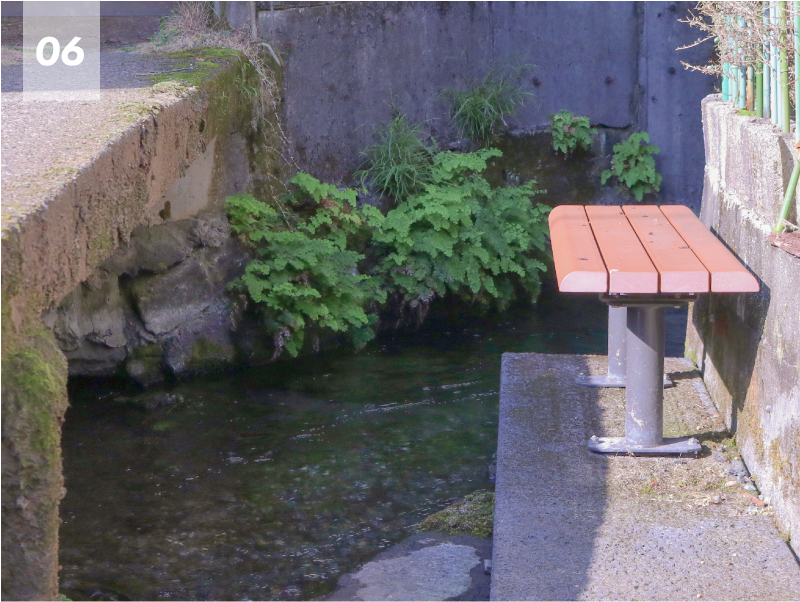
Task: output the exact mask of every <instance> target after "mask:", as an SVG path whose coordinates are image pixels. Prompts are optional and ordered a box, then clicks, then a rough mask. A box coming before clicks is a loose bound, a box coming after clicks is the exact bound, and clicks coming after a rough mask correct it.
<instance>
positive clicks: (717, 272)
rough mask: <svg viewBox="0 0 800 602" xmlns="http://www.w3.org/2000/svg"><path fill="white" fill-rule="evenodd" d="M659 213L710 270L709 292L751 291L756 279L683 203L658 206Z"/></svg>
mask: <svg viewBox="0 0 800 602" xmlns="http://www.w3.org/2000/svg"><path fill="white" fill-rule="evenodd" d="M661 212H662V213H663V214H664V215H665V216H666V217H667V219H668V220H669V221H670V223H671V224H672V226H673V227H674V228H675V230H677V232H678V234H680V235H681V237H682V238H683V240H685V241H686V242H687V243H688V244H689V246H690V247H691V248H692V251H693V252H694V254H695V255H697V258H698V259H699V260H700V261H701V262H703V265H704V266H706V269H707V270H708V271H709V272H710V273H711V292H712V293H755V292H758V291H759V289H760V286H759V284H758V280H756V279H755V277H754V276H753V275H752V274H751V273H750V272H748V271H747V268H745V267H744V266H743V265H742V263H741V262H740V261H739V260H738V259H736V257H735V256H734V255H733V253H731V252H730V251H729V250H728V248H727V247H726V246H725V245H724V244H722V242H721V241H720V240H719V239H718V238H717V237H716V236H714V234H712V233H711V231H710V230H709V229H708V228H706V227H705V226H704V225H703V222H701V221H700V220H699V219H697V217H696V216H695V214H694V213H692V210H691V209H689V208H688V207H685V206H684V205H662V206H661Z"/></svg>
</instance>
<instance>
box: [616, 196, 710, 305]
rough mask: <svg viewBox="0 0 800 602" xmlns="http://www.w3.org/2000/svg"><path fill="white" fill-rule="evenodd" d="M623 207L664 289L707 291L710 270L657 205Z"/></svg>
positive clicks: (689, 291)
mask: <svg viewBox="0 0 800 602" xmlns="http://www.w3.org/2000/svg"><path fill="white" fill-rule="evenodd" d="M622 210H623V211H624V212H625V215H627V216H628V221H630V223H631V226H633V229H634V230H635V231H636V235H637V236H638V237H639V240H640V241H642V246H644V248H645V250H646V251H647V254H648V255H649V256H650V259H651V260H652V262H653V265H654V266H655V267H656V269H657V270H658V272H659V275H660V289H661V291H660V292H662V293H707V292H708V290H709V288H710V286H709V282H710V277H709V273H708V270H707V269H706V267H705V266H704V265H703V263H702V262H701V261H700V260H699V259H698V258H697V256H696V255H695V254H694V253H693V252H692V250H691V248H689V245H688V244H687V243H686V241H684V240H683V238H681V236H680V234H678V232H677V231H676V230H675V228H673V227H672V224H671V223H670V221H669V220H668V219H667V218H666V216H665V215H664V214H663V213H661V211H660V210H659V208H658V207H656V206H655V205H639V206H635V205H625V206H623V208H622Z"/></svg>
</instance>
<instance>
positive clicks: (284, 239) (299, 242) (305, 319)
mask: <svg viewBox="0 0 800 602" xmlns="http://www.w3.org/2000/svg"><path fill="white" fill-rule="evenodd" d="M291 182H292V183H293V184H295V185H296V186H297V187H298V189H299V194H297V195H295V197H294V198H293V199H292V200H291V202H292V206H293V208H294V209H295V210H296V213H293V214H291V216H290V217H291V219H288V220H287V218H286V216H285V215H282V214H280V213H279V212H278V211H276V210H275V209H273V208H272V207H270V206H269V205H267V204H266V203H263V202H261V201H258V200H257V199H255V198H254V197H252V196H251V195H248V194H239V195H236V196H231V197H228V198H227V199H226V204H227V209H228V215H229V217H230V222H231V228H232V229H233V230H234V232H237V233H239V234H241V235H243V237H244V238H245V239H246V240H247V241H249V242H250V243H252V244H253V245H255V246H256V249H257V251H256V253H257V255H256V258H255V259H253V260H252V261H250V263H249V264H248V265H247V267H246V269H245V273H244V275H243V276H242V277H241V278H240V279H238V280H237V281H235V282H234V283H232V284H233V286H242V287H244V288H245V289H246V290H247V292H248V294H249V296H250V298H251V299H253V301H255V302H256V303H259V304H261V305H262V306H263V308H264V315H265V320H266V324H267V326H268V328H269V329H270V331H271V332H272V333H273V335H274V341H275V348H276V356H277V355H280V353H281V352H282V350H283V349H284V348H285V349H286V350H287V351H288V352H289V354H290V355H292V356H296V355H297V353H298V352H299V351H300V348H301V347H302V345H303V341H304V338H305V332H306V329H307V327H311V326H313V327H317V328H321V329H329V330H331V331H334V332H346V333H348V334H349V335H350V337H351V339H352V341H353V343H354V345H355V346H356V347H362V346H363V345H365V344H366V343H367V341H369V340H370V339H372V338H373V337H374V332H373V331H372V329H371V328H370V326H371V325H372V324H373V323H374V322H375V321H377V318H376V317H375V316H374V315H368V314H367V313H366V312H365V310H364V308H365V307H367V305H368V304H369V302H370V301H372V300H378V301H382V300H385V294H384V293H383V292H382V291H381V290H380V289H379V287H378V281H377V279H375V278H373V277H370V276H367V275H362V274H359V273H358V270H357V267H356V266H357V264H358V262H359V261H361V260H362V259H363V258H364V256H363V255H362V254H361V253H358V252H356V251H354V250H352V246H353V240H354V239H355V238H357V237H358V235H359V234H360V232H361V230H362V229H363V228H364V217H363V216H362V214H361V213H360V212H359V211H358V210H357V209H356V193H355V191H354V190H343V191H340V190H338V189H337V188H336V187H335V186H332V185H330V184H323V183H321V182H320V181H319V180H316V179H315V178H313V177H311V176H310V175H308V174H305V173H299V174H298V175H297V176H295V177H294V178H293V179H292V180H291ZM365 209H367V212H369V210H373V211H374V212H375V213H377V214H378V215H380V213H379V212H377V210H374V209H373V208H371V207H367V208H365ZM293 222H294V223H293Z"/></svg>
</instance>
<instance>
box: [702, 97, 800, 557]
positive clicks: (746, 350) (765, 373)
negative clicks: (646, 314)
mask: <svg viewBox="0 0 800 602" xmlns="http://www.w3.org/2000/svg"><path fill="white" fill-rule="evenodd" d="M702 109H703V134H704V139H705V149H706V167H705V182H704V188H703V202H702V210H701V215H700V217H701V219H702V220H703V223H705V225H706V226H708V227H709V228H711V229H712V230H713V231H714V232H716V233H717V235H718V236H719V237H720V238H721V239H722V240H723V241H724V242H725V244H727V245H728V247H729V248H730V249H731V250H732V251H733V252H734V253H735V254H736V255H737V256H738V257H739V259H740V260H741V261H742V262H743V263H744V264H745V265H747V266H748V268H749V269H750V270H751V271H752V272H753V273H754V274H755V276H756V277H757V278H758V279H759V282H760V284H761V291H760V292H759V293H748V294H737V295H723V294H719V295H714V294H711V295H705V296H703V297H702V298H701V300H700V301H698V302H697V303H696V304H695V305H694V308H693V310H692V312H691V313H690V316H689V321H688V332H687V342H686V353H687V356H688V357H690V358H692V359H693V360H694V361H695V362H696V363H697V364H698V366H699V367H700V369H701V371H702V373H703V378H704V380H705V383H706V387H707V388H708V391H709V394H710V395H711V398H712V399H713V400H714V402H715V403H716V405H717V407H718V408H719V410H720V413H721V414H722V415H723V417H724V418H725V421H726V424H728V426H729V427H730V428H731V430H732V431H734V432H735V433H736V437H737V442H738V446H739V451H740V453H741V455H742V458H743V459H744V461H745V462H746V463H747V466H748V468H749V469H750V472H751V473H752V474H754V475H755V476H756V477H757V483H758V486H759V488H760V490H761V492H762V493H763V494H764V495H765V496H766V497H768V498H769V500H770V503H771V504H772V506H773V507H774V509H775V516H776V520H777V522H778V527H779V528H780V529H781V530H782V531H784V532H786V533H788V534H790V535H791V536H792V546H793V548H794V550H795V551H798V550H800V258H798V257H796V256H794V255H792V254H790V253H788V252H786V251H784V250H782V249H779V248H777V247H775V246H773V245H771V244H770V242H768V240H767V238H768V237H769V235H770V233H771V232H772V229H773V227H774V225H775V222H776V220H777V217H778V213H779V210H780V206H781V204H782V201H783V195H784V192H785V190H786V187H787V185H788V181H789V177H790V174H791V172H792V169H793V167H794V161H795V159H794V155H795V151H794V146H795V139H794V135H793V134H780V133H778V132H777V129H776V128H774V127H773V126H772V124H771V123H769V121H768V120H766V119H758V118H755V117H745V116H740V115H737V112H736V111H735V110H734V109H733V107H732V105H731V103H728V102H722V101H721V100H720V96H719V95H714V96H709V97H707V98H706V99H705V100H704V101H703V103H702ZM797 216H798V202H797V195H795V199H794V203H793V206H792V209H791V210H790V212H789V221H791V222H793V223H797Z"/></svg>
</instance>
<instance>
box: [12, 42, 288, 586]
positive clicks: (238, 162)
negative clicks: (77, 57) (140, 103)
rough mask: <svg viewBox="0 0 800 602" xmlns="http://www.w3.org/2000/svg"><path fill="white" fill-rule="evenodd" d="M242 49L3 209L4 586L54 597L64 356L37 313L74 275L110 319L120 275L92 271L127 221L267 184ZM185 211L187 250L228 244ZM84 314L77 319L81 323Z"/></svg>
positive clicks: (149, 219) (223, 233) (169, 215)
mask: <svg viewBox="0 0 800 602" xmlns="http://www.w3.org/2000/svg"><path fill="white" fill-rule="evenodd" d="M243 60H244V59H240V58H239V57H237V56H230V55H228V58H227V59H224V64H223V65H221V66H220V67H219V69H218V70H217V71H216V72H215V73H214V76H213V77H211V78H209V79H206V80H205V81H203V82H202V83H200V84H199V86H198V89H196V90H194V91H192V92H190V93H187V94H185V95H183V96H181V97H179V98H176V99H173V101H174V102H163V103H162V104H160V106H161V110H160V111H157V112H155V114H151V115H149V116H148V117H146V118H144V119H141V120H137V121H136V122H135V123H131V124H130V125H129V126H128V127H127V129H124V128H123V129H124V131H123V133H122V134H120V135H118V136H116V137H113V136H112V137H111V138H110V139H109V140H108V143H107V145H106V146H105V147H104V150H103V152H102V153H101V154H100V155H99V156H98V157H96V158H95V159H94V160H93V161H92V162H91V163H90V164H89V165H88V166H84V168H83V169H76V170H75V171H76V172H78V173H77V175H75V176H74V177H72V178H71V179H70V180H69V181H68V182H66V183H65V185H64V186H63V187H61V188H60V189H58V190H57V191H56V192H55V193H54V194H53V195H52V196H50V197H49V198H44V194H42V198H34V197H35V195H36V194H37V192H36V191H37V190H38V188H36V187H35V186H34V187H31V190H32V191H33V192H32V193H31V194H32V195H34V197H32V198H31V199H29V200H30V201H31V202H30V203H29V204H27V205H22V206H24V207H28V208H30V210H29V212H27V213H19V212H18V213H15V214H10V215H9V216H6V214H5V213H4V216H3V217H4V219H3V237H2V330H3V333H2V334H3V336H2V359H3V366H2V372H3V389H2V415H3V428H2V447H3V454H2V460H3V461H2V517H3V529H2V532H3V538H2V552H3V575H2V595H3V598H7V599H53V598H56V599H57V597H58V581H57V574H58V523H59V518H58V504H59V500H60V499H61V497H63V494H64V489H63V477H62V473H61V451H60V431H61V423H62V422H63V419H64V413H65V411H66V407H67V395H66V376H67V365H66V361H65V358H64V356H63V354H62V352H61V350H59V345H58V343H63V341H61V340H59V341H57V336H55V335H54V333H53V332H52V331H51V330H50V329H48V328H47V327H46V326H45V324H44V323H43V321H42V319H41V316H42V313H43V312H46V311H48V310H51V309H53V308H55V307H56V306H58V304H59V303H60V302H61V301H62V300H63V299H64V298H65V297H67V296H68V295H69V294H70V293H71V292H72V291H74V290H75V289H76V287H83V286H84V285H82V283H84V282H86V283H87V284H86V288H87V289H88V290H89V291H94V293H95V295H94V297H93V301H94V302H95V304H96V305H98V309H99V311H100V313H101V314H104V315H105V318H108V319H107V320H106V321H105V325H108V324H111V323H113V319H112V318H113V316H110V315H107V314H110V313H112V312H113V310H114V308H113V307H112V306H111V305H109V306H108V307H106V303H107V302H108V301H109V298H110V297H111V296H113V294H114V292H115V291H116V293H117V294H119V290H118V288H115V286H114V285H115V284H117V283H116V282H115V281H113V278H118V277H119V275H117V274H113V275H111V276H109V274H108V273H105V274H104V273H103V272H102V271H101V272H100V273H98V271H97V270H98V268H99V266H101V264H102V263H103V262H105V261H106V260H108V259H109V257H110V256H111V255H112V254H113V253H114V252H115V249H117V248H118V247H124V248H126V247H128V246H130V242H131V236H132V233H133V232H134V230H135V229H136V228H137V227H139V226H154V225H157V224H165V226H164V227H167V226H168V225H169V223H175V222H174V221H173V220H174V216H173V211H174V212H175V215H176V216H177V217H181V218H185V217H186V216H188V215H194V214H196V213H204V214H205V215H208V214H209V213H210V214H217V215H218V216H220V217H219V219H221V220H223V221H224V210H223V201H224V198H225V196H226V195H229V194H233V193H236V192H242V191H243V190H244V189H245V188H246V187H249V186H254V187H261V188H264V187H265V186H266V187H268V183H265V182H264V181H262V179H260V178H258V177H256V176H257V174H252V175H253V176H254V177H251V167H253V165H254V164H255V163H259V164H260V165H261V166H262V167H263V170H264V171H267V170H269V169H271V168H272V167H273V165H271V164H270V162H269V160H268V159H269V157H270V156H271V155H270V153H271V152H273V151H270V150H269V149H268V147H270V145H272V147H273V148H274V142H275V141H274V140H267V139H265V136H266V135H256V133H258V132H261V133H262V134H263V132H264V131H265V130H266V129H265V128H263V127H262V126H263V125H264V123H263V119H264V118H265V117H266V116H265V114H264V105H263V104H261V103H256V102H255V99H254V98H253V95H252V94H248V93H247V92H246V87H253V86H254V85H255V86H257V85H258V77H257V76H256V74H255V73H254V70H252V69H251V70H250V71H249V75H248V76H247V77H251V78H254V79H255V81H249V80H245V79H243V78H244V77H245V75H243V74H244V73H245V70H244V69H243V68H242V64H241V61H243ZM158 85H161V84H158ZM169 85H171V84H168V86H169ZM39 108H41V107H39ZM44 108H45V109H46V108H47V107H46V106H45V107H44ZM26 109H27V107H26ZM29 110H30V109H29ZM4 116H5V115H4ZM272 117H273V118H274V115H272ZM4 134H5V129H4ZM109 136H111V134H109ZM274 152H275V153H277V151H274ZM198 166H199V167H198ZM32 184H35V182H32ZM185 221H186V220H184V223H185ZM195 221H197V222H198V224H197V225H196V227H195V228H193V229H191V237H193V240H194V241H195V242H193V243H192V244H190V245H188V253H189V254H191V253H194V252H195V250H196V249H199V250H197V253H198V254H202V253H206V254H208V253H209V251H208V250H207V249H206V247H209V248H210V249H211V252H216V250H217V248H220V249H226V248H227V247H228V246H230V243H232V242H233V241H231V240H230V239H229V238H228V236H229V233H228V230H227V223H225V224H224V227H221V228H217V230H218V231H217V232H212V230H213V227H210V225H212V224H213V223H214V220H213V218H207V219H205V220H195ZM201 221H202V222H203V223H199V222H201ZM204 224H205V225H204ZM181 227H182V226H179V227H178V229H180V228H181ZM187 236H188V235H187ZM173 246H174V245H173ZM237 253H238V254H239V255H241V252H240V251H237V250H235V249H234V250H233V253H232V254H233V255H236V254H237ZM217 262H218V263H219V258H217ZM167 267H169V266H167ZM164 269H166V268H164ZM202 284H203V283H201V285H202ZM165 287H166V288H165ZM178 288H179V287H178V286H177V285H176V283H175V279H174V278H173V279H172V281H170V280H169V278H167V279H166V280H163V281H161V288H159V287H157V286H153V283H151V286H150V287H149V288H147V290H146V292H145V293H143V295H145V294H147V295H150V297H152V296H154V295H161V296H162V297H164V296H170V295H171V296H172V297H173V298H176V299H177V301H178V302H180V301H181V298H180V296H179V295H177V292H176V291H178ZM217 288H219V287H217ZM222 288H223V289H224V284H223V286H222ZM79 296H80V295H79ZM90 296H91V295H90ZM78 317H79V318H80V317H85V314H80V315H79V316H78ZM56 318H57V316H56ZM56 321H57V320H54V321H53V322H56ZM78 321H79V320H78ZM51 326H55V324H54V323H51ZM84 326H85V324H77V326H76V327H77V328H78V330H79V331H81V330H82V329H83V330H86V329H85V328H84ZM98 326H99V325H98ZM67 330H69V329H67ZM72 333H73V334H74V332H72ZM57 334H59V333H58V332H57V333H56V335H57ZM83 334H85V335H87V336H89V337H92V336H94V335H96V336H94V339H93V341H94V342H95V343H96V344H97V345H98V346H99V347H103V346H106V347H109V346H113V345H114V344H116V343H117V342H118V339H119V337H120V336H122V337H123V341H124V340H125V337H124V333H122V332H118V331H115V330H114V329H113V328H111V329H107V328H99V329H96V328H94V325H92V327H90V328H88V332H84V333H83ZM184 334H186V333H184ZM191 334H196V333H191V332H190V333H189V335H191ZM190 343H191V341H190ZM62 347H63V345H62ZM122 351H123V353H125V352H127V350H125V349H123V350H122Z"/></svg>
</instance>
